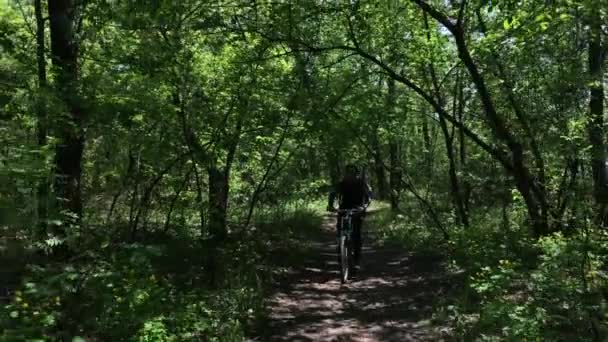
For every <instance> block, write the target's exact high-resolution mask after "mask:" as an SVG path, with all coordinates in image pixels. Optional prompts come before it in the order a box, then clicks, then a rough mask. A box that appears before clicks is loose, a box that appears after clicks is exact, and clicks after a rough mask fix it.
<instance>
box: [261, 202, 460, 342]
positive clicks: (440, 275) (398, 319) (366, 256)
mask: <svg viewBox="0 0 608 342" xmlns="http://www.w3.org/2000/svg"><path fill="white" fill-rule="evenodd" d="M370 214H371V215H373V212H372V213H370ZM334 226H335V217H334V216H333V215H327V216H325V218H324V220H323V227H322V228H323V229H322V233H321V234H319V235H320V236H318V238H317V239H315V241H312V248H311V249H310V253H308V255H307V256H306V259H305V260H304V262H303V263H302V264H300V265H292V266H291V267H290V270H289V272H288V273H287V274H286V275H285V278H284V279H283V281H282V282H281V283H280V284H277V288H276V293H275V294H274V296H273V297H272V298H271V299H270V303H269V305H270V322H268V326H267V327H266V328H265V329H264V330H266V333H265V334H264V335H265V337H264V338H262V339H258V341H262V340H263V341H315V342H317V341H447V340H451V339H450V338H449V334H448V332H449V329H448V328H447V327H442V326H436V325H434V324H433V320H432V314H433V305H434V303H435V302H436V301H437V299H438V298H440V297H441V296H443V295H444V294H445V293H446V291H447V290H448V289H449V287H450V282H449V280H448V279H447V278H448V277H447V275H446V272H445V271H444V270H443V267H442V265H441V260H439V259H438V258H437V257H425V256H420V255H414V254H412V253H408V252H407V251H404V249H403V248H396V247H388V246H381V245H380V243H379V241H378V239H377V238H375V236H374V231H373V227H372V229H367V227H366V226H365V223H364V231H366V233H364V249H363V255H362V260H361V271H360V272H359V274H358V275H357V277H356V278H355V279H353V280H351V281H350V282H349V283H347V284H341V283H340V280H339V279H338V276H339V274H338V262H337V254H336V244H335V233H334Z"/></svg>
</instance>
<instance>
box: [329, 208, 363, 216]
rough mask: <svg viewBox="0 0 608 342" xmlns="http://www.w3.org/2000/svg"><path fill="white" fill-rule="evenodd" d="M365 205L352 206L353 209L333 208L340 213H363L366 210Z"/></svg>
mask: <svg viewBox="0 0 608 342" xmlns="http://www.w3.org/2000/svg"><path fill="white" fill-rule="evenodd" d="M365 209H366V208H365V207H359V208H352V209H333V210H332V211H333V212H336V213H339V214H351V215H352V214H357V213H362V212H364V211H365Z"/></svg>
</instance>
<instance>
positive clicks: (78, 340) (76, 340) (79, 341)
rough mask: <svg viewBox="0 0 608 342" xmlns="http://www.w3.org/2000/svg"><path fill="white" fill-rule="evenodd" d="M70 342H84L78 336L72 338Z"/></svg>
mask: <svg viewBox="0 0 608 342" xmlns="http://www.w3.org/2000/svg"><path fill="white" fill-rule="evenodd" d="M72 342H85V340H84V338H82V337H80V336H74V338H73V339H72Z"/></svg>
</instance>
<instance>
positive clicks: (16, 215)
mask: <svg viewBox="0 0 608 342" xmlns="http://www.w3.org/2000/svg"><path fill="white" fill-rule="evenodd" d="M607 23H608V1H606V0H546V1H538V0H517V1H516V0H489V1H487V0H471V1H467V0H450V1H448V0H444V1H439V0H437V1H435V0H426V1H425V0H361V1H359V0H352V1H324V0H301V1H289V0H283V1H255V0H251V1H244V0H243V1H228V0H226V1H203V0H180V1H171V0H148V1H119V0H79V1H77V0H48V1H45V0H0V291H1V292H0V327H1V328H2V329H1V330H0V339H1V340H3V341H4V340H6V341H25V340H37V341H38V340H39V341H43V340H44V341H47V340H48V341H72V340H73V341H83V340H86V341H89V340H90V341H122V340H125V341H127V340H128V341H242V340H244V339H246V338H249V337H252V336H256V335H257V334H259V331H260V330H263V328H262V327H263V326H264V321H265V320H266V319H267V315H268V308H267V306H266V298H267V297H268V296H269V294H270V292H271V290H272V287H273V285H272V284H273V282H274V280H275V278H276V277H277V276H278V275H279V274H280V273H281V269H282V268H283V266H285V265H286V263H289V262H292V263H295V264H297V262H299V261H298V260H299V259H298V258H306V252H305V251H306V239H305V238H302V236H306V234H304V233H303V231H305V230H308V231H313V230H314V229H317V228H316V227H317V226H318V225H319V224H320V223H319V222H320V218H321V217H322V216H323V215H324V210H325V205H326V198H327V193H328V191H329V190H330V189H331V188H332V186H333V185H335V184H336V183H337V182H338V181H339V179H340V178H341V176H342V172H343V170H344V166H345V165H346V164H348V163H356V164H358V165H360V166H362V167H363V169H364V172H363V173H364V176H365V177H366V178H367V179H368V180H369V182H370V183H371V186H372V189H373V193H374V200H375V205H377V206H378V207H379V208H380V209H378V210H379V211H380V213H379V214H378V215H379V216H378V217H380V218H377V219H375V220H374V227H375V228H374V229H376V230H377V231H378V232H379V236H380V237H381V239H383V240H384V241H386V242H387V243H391V244H394V245H397V246H401V248H403V249H404V250H405V249H407V250H410V251H413V252H414V253H427V254H429V253H430V254H434V255H438V256H440V257H441V258H442V260H444V261H445V265H446V267H445V270H444V271H442V272H447V273H450V274H453V277H454V279H455V280H454V281H455V282H457V283H458V284H459V285H458V286H456V287H455V288H454V290H453V291H451V292H450V295H449V296H446V297H445V298H443V299H442V300H441V301H440V302H438V303H436V304H435V305H434V308H433V310H434V312H435V314H434V320H435V321H437V322H439V321H441V322H442V324H445V325H447V326H449V327H450V331H451V333H450V334H451V336H452V337H453V339H454V340H464V341H469V340H483V341H496V340H510V341H520V340H527V341H541V340H553V341H558V340H563V341H604V340H606V338H608V321H607V320H608V307H607V305H608V283H607V280H608V274H607V272H608V264H607V263H608V260H607V259H606V257H607V253H606V252H608V233H607V232H608V231H607V230H606V229H607V228H608V141H607V138H608V135H607V132H606V128H605V124H604V115H605V110H604V107H605V104H604V101H605V90H604V88H605V86H606V78H605V76H606V57H607V53H608V26H607ZM369 227H370V229H371V228H372V226H371V225H370V226H369ZM369 291H374V290H373V289H369Z"/></svg>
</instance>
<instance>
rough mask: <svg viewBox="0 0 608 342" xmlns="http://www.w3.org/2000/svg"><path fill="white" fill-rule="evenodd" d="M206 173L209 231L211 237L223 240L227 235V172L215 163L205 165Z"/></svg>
mask: <svg viewBox="0 0 608 342" xmlns="http://www.w3.org/2000/svg"><path fill="white" fill-rule="evenodd" d="M207 173H208V176H209V210H208V213H209V214H208V217H209V221H208V228H209V233H210V234H211V236H212V238H213V239H215V240H217V241H224V240H225V239H226V236H227V235H228V231H227V226H226V215H227V211H228V191H229V184H228V179H227V177H226V176H227V173H226V172H223V171H222V170H221V169H220V168H219V167H218V166H217V165H211V166H209V167H207Z"/></svg>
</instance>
